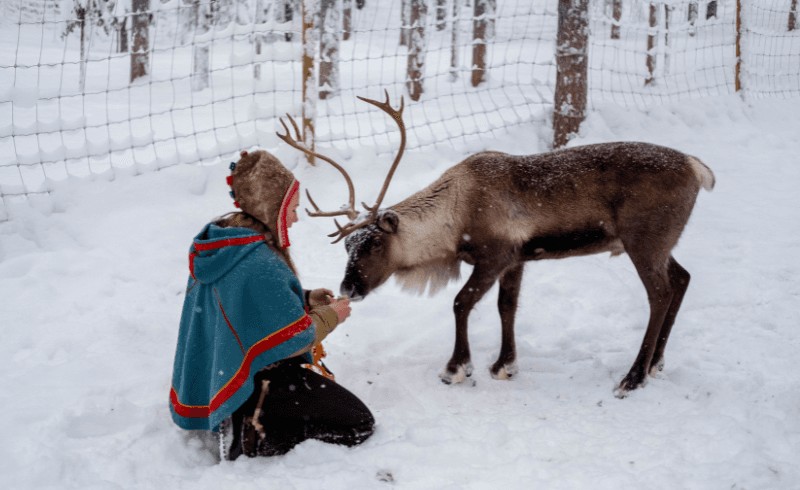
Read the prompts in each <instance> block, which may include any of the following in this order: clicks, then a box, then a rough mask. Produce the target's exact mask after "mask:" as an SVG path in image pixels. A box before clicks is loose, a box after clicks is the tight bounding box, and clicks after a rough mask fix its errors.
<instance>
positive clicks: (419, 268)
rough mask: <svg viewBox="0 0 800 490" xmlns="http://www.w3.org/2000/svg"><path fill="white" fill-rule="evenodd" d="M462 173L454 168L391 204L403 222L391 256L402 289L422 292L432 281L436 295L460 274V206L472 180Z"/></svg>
mask: <svg viewBox="0 0 800 490" xmlns="http://www.w3.org/2000/svg"><path fill="white" fill-rule="evenodd" d="M463 173H464V172H463V169H461V168H458V167H454V168H451V169H449V170H448V171H446V172H445V173H444V174H443V175H442V176H441V177H439V179H438V180H436V181H435V182H434V183H433V184H431V185H429V186H428V187H427V188H425V189H423V190H421V191H420V192H417V193H416V194H414V195H412V196H411V197H409V198H407V199H406V200H404V201H402V202H400V203H398V204H396V205H394V206H392V207H391V209H392V210H393V211H395V212H396V213H397V214H398V215H399V216H400V224H399V227H398V232H397V235H396V237H395V239H394V242H393V244H392V257H391V259H390V260H391V261H393V263H395V264H399V267H398V268H397V270H396V271H395V273H394V275H395V278H396V279H397V281H398V283H400V284H401V285H402V287H403V289H409V290H416V291H417V293H419V294H422V293H423V292H424V291H425V288H426V286H427V285H430V289H429V293H430V294H431V295H433V294H435V293H436V292H438V291H439V290H440V289H441V288H443V287H444V286H446V285H447V283H448V282H450V281H453V280H457V279H458V278H459V276H460V266H459V261H458V258H457V251H458V244H459V241H460V240H461V237H462V235H463V229H464V224H463V223H462V221H463V218H462V217H461V216H460V215H459V214H458V213H457V209H458V205H459V202H460V201H462V200H463V197H462V196H463V195H464V191H465V189H464V187H465V186H468V182H469V181H468V180H466V179H464V177H466V175H460V174H463Z"/></svg>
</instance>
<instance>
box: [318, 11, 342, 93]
mask: <svg viewBox="0 0 800 490" xmlns="http://www.w3.org/2000/svg"><path fill="white" fill-rule="evenodd" d="M339 7H341V3H340V0H321V2H320V19H321V20H322V25H321V26H320V32H321V33H322V35H321V36H320V49H319V51H320V53H319V55H320V60H319V86H320V91H319V98H320V99H323V100H324V99H327V98H328V97H334V96H335V95H336V94H337V93H338V92H339V29H338V28H339Z"/></svg>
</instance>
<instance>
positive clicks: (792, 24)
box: [789, 0, 797, 31]
mask: <svg viewBox="0 0 800 490" xmlns="http://www.w3.org/2000/svg"><path fill="white" fill-rule="evenodd" d="M796 28H797V0H792V6H791V7H790V8H789V30H790V31H793V30H795V29H796Z"/></svg>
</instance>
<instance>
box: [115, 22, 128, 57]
mask: <svg viewBox="0 0 800 490" xmlns="http://www.w3.org/2000/svg"><path fill="white" fill-rule="evenodd" d="M117 52H118V53H127V52H128V17H127V16H125V17H123V18H122V24H119V44H118V47H117Z"/></svg>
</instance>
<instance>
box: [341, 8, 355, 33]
mask: <svg viewBox="0 0 800 490" xmlns="http://www.w3.org/2000/svg"><path fill="white" fill-rule="evenodd" d="M342 10H343V16H342V17H343V18H342V39H343V40H345V41H347V40H349V39H350V32H351V31H352V30H353V0H342Z"/></svg>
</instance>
